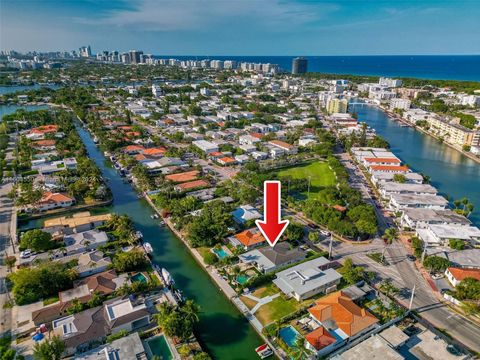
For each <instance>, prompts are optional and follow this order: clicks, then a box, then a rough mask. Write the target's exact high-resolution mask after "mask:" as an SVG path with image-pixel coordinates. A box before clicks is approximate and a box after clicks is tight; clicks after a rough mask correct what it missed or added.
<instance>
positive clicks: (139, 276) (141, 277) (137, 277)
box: [130, 272, 148, 283]
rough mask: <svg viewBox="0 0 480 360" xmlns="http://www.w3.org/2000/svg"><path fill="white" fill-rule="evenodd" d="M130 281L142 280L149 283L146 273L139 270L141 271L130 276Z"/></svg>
mask: <svg viewBox="0 0 480 360" xmlns="http://www.w3.org/2000/svg"><path fill="white" fill-rule="evenodd" d="M130 281H131V282H135V281H140V282H142V283H147V282H148V279H147V277H146V276H145V275H144V274H142V273H140V272H139V273H136V274H135V275H132V276H131V277H130Z"/></svg>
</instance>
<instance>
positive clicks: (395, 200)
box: [389, 194, 448, 211]
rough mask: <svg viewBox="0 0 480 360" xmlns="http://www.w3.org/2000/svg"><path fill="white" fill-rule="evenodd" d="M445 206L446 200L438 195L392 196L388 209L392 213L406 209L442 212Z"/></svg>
mask: <svg viewBox="0 0 480 360" xmlns="http://www.w3.org/2000/svg"><path fill="white" fill-rule="evenodd" d="M447 206H448V201H447V199H445V198H444V197H443V196H438V195H415V194H392V195H390V201H389V208H390V209H391V210H393V211H401V210H403V209H407V208H425V209H434V210H444V209H445V208H446V207H447Z"/></svg>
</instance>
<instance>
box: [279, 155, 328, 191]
mask: <svg viewBox="0 0 480 360" xmlns="http://www.w3.org/2000/svg"><path fill="white" fill-rule="evenodd" d="M277 176H278V177H279V178H288V177H290V178H292V179H307V180H308V179H309V177H310V194H308V192H307V191H302V192H301V193H300V195H302V197H305V198H307V197H310V198H316V197H317V196H318V192H319V191H320V190H321V189H322V188H324V187H326V186H333V185H335V184H336V183H337V181H336V178H335V174H334V173H333V171H332V170H331V169H330V168H329V166H328V163H326V162H319V161H314V162H310V163H306V164H302V165H297V166H293V167H288V168H284V169H280V170H279V171H277Z"/></svg>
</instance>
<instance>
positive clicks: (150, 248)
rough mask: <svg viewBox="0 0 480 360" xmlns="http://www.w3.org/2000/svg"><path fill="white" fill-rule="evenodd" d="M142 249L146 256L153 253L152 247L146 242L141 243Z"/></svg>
mask: <svg viewBox="0 0 480 360" xmlns="http://www.w3.org/2000/svg"><path fill="white" fill-rule="evenodd" d="M143 248H144V249H145V251H146V252H147V254H151V253H152V252H153V248H152V245H150V243H148V242H146V243H143Z"/></svg>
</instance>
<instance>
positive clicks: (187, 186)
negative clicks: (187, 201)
mask: <svg viewBox="0 0 480 360" xmlns="http://www.w3.org/2000/svg"><path fill="white" fill-rule="evenodd" d="M207 186H210V184H209V183H208V182H207V181H205V180H194V181H189V182H184V183H182V184H177V185H175V187H174V190H175V191H178V192H184V191H188V190H193V189H197V188H203V187H207Z"/></svg>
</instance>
